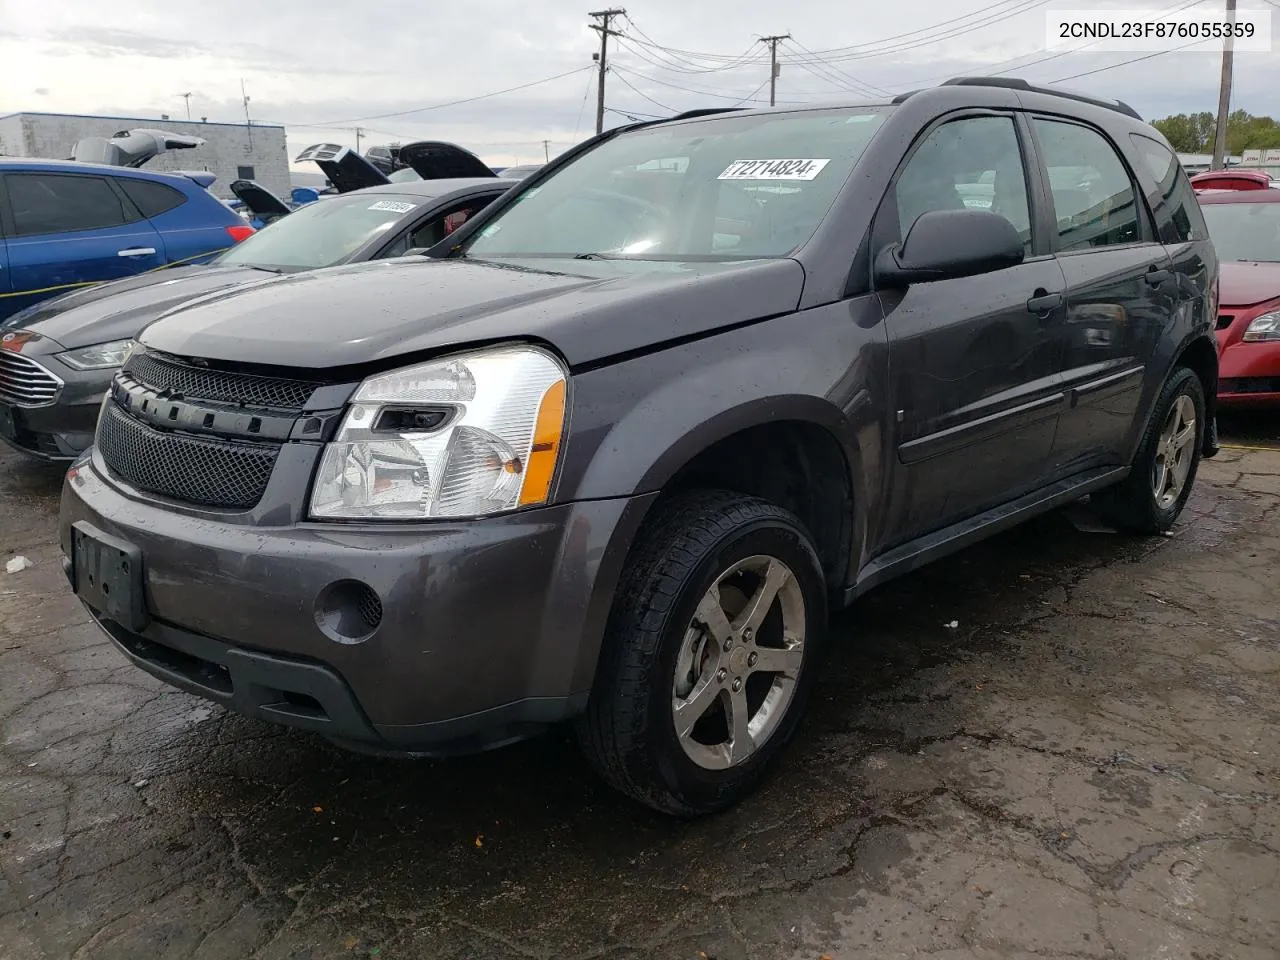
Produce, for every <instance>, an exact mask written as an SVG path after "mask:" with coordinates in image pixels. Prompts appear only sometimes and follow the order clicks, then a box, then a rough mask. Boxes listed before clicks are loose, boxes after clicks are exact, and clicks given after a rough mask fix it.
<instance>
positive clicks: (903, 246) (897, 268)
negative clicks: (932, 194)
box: [875, 210, 1024, 287]
mask: <svg viewBox="0 0 1280 960" xmlns="http://www.w3.org/2000/svg"><path fill="white" fill-rule="evenodd" d="M1023 256H1024V249H1023V245H1022V238H1021V237H1019V236H1018V231H1017V230H1015V229H1014V228H1013V224H1012V223H1010V222H1009V221H1008V220H1006V219H1005V218H1004V217H1002V216H1000V215H999V214H996V213H991V212H990V211H988V210H930V211H929V212H927V213H922V214H920V216H919V217H917V218H916V222H915V223H914V224H912V226H911V229H910V230H908V231H907V238H906V239H905V240H903V241H902V243H900V244H899V243H895V244H892V245H890V246H888V247H885V248H884V250H882V251H880V254H879V256H877V257H876V263H875V277H876V283H877V284H878V285H880V286H884V287H905V286H908V285H910V284H913V283H927V282H929V281H931V280H949V279H953V278H955V277H972V276H976V275H978V274H980V273H991V272H992V271H993V270H1003V269H1004V268H1005V267H1016V266H1017V265H1018V264H1020V263H1021V262H1022V259H1023Z"/></svg>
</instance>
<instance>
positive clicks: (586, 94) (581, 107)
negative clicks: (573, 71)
mask: <svg viewBox="0 0 1280 960" xmlns="http://www.w3.org/2000/svg"><path fill="white" fill-rule="evenodd" d="M593 79H594V78H593V77H591V76H588V77H587V89H586V90H584V91H582V103H581V104H580V105H579V106H578V119H577V120H575V121H574V123H573V138H574V140H577V139H578V131H579V130H581V129H582V112H583V111H584V110H586V109H587V97H589V96H591V81H592V80H593Z"/></svg>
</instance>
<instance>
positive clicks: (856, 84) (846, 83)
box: [784, 39, 889, 96]
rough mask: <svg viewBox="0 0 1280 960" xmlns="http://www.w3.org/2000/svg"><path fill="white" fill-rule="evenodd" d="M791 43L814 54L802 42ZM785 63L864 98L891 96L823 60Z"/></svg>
mask: <svg viewBox="0 0 1280 960" xmlns="http://www.w3.org/2000/svg"><path fill="white" fill-rule="evenodd" d="M791 43H792V45H793V46H796V47H799V48H800V49H801V50H803V51H804V52H805V53H808V54H810V55H812V54H813V51H811V50H810V49H809V48H808V47H806V46H804V44H802V43H800V41H798V40H795V39H792V41H791ZM784 62H785V63H791V64H795V65H796V66H798V67H800V68H801V69H802V70H804V71H805V72H806V73H809V74H811V75H813V76H815V77H817V78H818V79H819V80H826V81H827V82H828V83H833V84H835V85H836V86H838V87H841V88H843V89H845V90H852V91H853V92H854V93H860V94H862V95H864V96H881V95H883V96H888V95H889V91H888V90H885V89H884V88H883V87H877V86H876V85H875V84H871V83H865V82H863V81H862V80H859V79H858V78H857V77H854V76H850V75H849V74H847V73H845V72H844V71H842V70H837V69H836V68H835V67H829V66H827V65H826V64H825V63H822V61H821V60H817V59H814V60H813V61H807V60H801V59H790V60H786V61H784Z"/></svg>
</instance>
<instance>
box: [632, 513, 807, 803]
mask: <svg viewBox="0 0 1280 960" xmlns="http://www.w3.org/2000/svg"><path fill="white" fill-rule="evenodd" d="M756 555H768V556H772V557H775V558H776V559H778V560H781V561H782V562H783V563H785V564H786V565H787V566H788V567H790V568H791V571H792V573H793V574H794V575H795V577H796V580H797V582H798V583H799V585H800V589H801V593H802V595H803V597H804V604H805V655H804V659H803V661H802V663H801V667H800V674H799V676H798V677H797V678H796V686H795V691H794V693H793V695H792V699H791V702H790V703H789V704H788V705H787V710H786V714H785V715H784V716H783V718H782V720H781V722H780V724H779V726H778V728H777V729H776V730H775V731H774V732H773V734H772V735H771V736H770V737H769V738H768V740H766V741H765V742H764V744H763V745H761V747H760V748H759V749H757V750H756V752H755V754H754V755H753V756H752V757H751V758H750V759H749V760H747V762H746V763H743V764H742V765H741V766H738V767H734V768H731V769H727V770H708V769H706V768H704V767H700V766H699V765H698V764H696V763H694V762H693V760H691V759H690V758H689V756H688V755H687V754H686V753H685V752H684V748H683V747H682V746H681V745H680V742H679V740H678V738H677V736H676V732H675V720H674V718H673V717H672V713H671V696H672V685H673V683H674V679H675V665H676V660H677V657H678V655H679V652H680V649H681V645H682V644H683V641H684V637H685V632H686V631H687V629H688V627H689V624H690V622H691V621H692V620H693V615H694V612H695V611H696V609H697V606H698V603H699V601H701V599H702V597H703V596H704V595H705V594H706V592H707V590H708V589H710V587H711V584H712V583H713V582H714V580H715V579H716V578H717V577H718V576H719V575H720V574H722V573H723V572H724V571H725V570H727V569H729V568H730V567H732V566H733V565H734V564H736V563H737V562H739V561H741V560H743V559H745V558H747V557H750V556H756ZM825 590H826V588H825V585H824V583H823V579H822V573H821V566H820V565H819V562H818V557H817V554H816V552H815V551H814V548H813V546H812V544H811V542H810V540H809V537H808V535H807V534H806V533H805V532H804V530H803V529H801V528H800V527H799V525H798V524H790V523H787V522H785V521H783V520H782V519H781V518H772V517H771V518H761V519H758V520H754V521H750V522H748V523H746V524H744V525H743V526H742V527H740V528H739V529H738V530H735V531H734V532H733V533H732V534H730V535H729V536H727V537H724V538H722V539H721V540H719V541H717V542H716V543H715V544H714V545H713V546H712V547H711V548H710V549H709V550H707V551H706V552H705V553H704V554H703V555H702V556H701V557H700V558H699V559H698V561H697V562H696V564H694V565H693V567H692V570H691V572H690V575H689V576H688V577H687V578H686V579H685V581H684V583H683V584H682V585H681V587H680V592H679V597H678V599H677V601H676V602H675V603H674V604H672V606H671V610H670V612H669V613H668V615H667V617H666V620H665V622H664V623H663V626H662V638H661V641H660V642H659V645H658V649H657V651H656V655H655V657H654V663H653V673H652V682H651V683H650V689H649V692H648V694H649V703H648V704H647V708H648V709H647V713H648V716H649V719H650V729H649V737H648V740H649V750H650V762H651V763H652V765H653V769H654V770H655V771H657V773H658V775H659V776H660V778H661V779H662V781H663V782H664V783H665V784H666V786H667V788H668V789H669V790H670V791H671V792H672V793H673V794H674V795H675V796H677V797H679V798H680V799H681V800H682V801H683V802H684V803H685V804H686V805H688V806H689V807H691V808H693V809H696V810H699V811H706V810H714V809H718V808H721V807H724V806H727V805H729V804H730V803H732V802H734V801H735V800H736V799H738V798H739V795H740V794H741V793H742V792H743V790H745V789H746V788H747V786H748V784H749V783H751V782H752V781H754V780H755V779H756V778H757V777H759V776H761V775H762V774H763V772H764V770H765V769H766V768H767V767H768V766H769V764H770V761H771V760H772V759H773V758H774V757H775V756H776V755H777V754H778V753H779V751H780V750H781V748H782V747H783V746H784V745H785V744H786V743H787V741H788V740H789V739H790V737H791V734H792V733H794V731H795V728H796V725H797V724H798V723H799V721H800V718H801V716H802V714H803V713H804V708H805V705H806V702H807V700H808V694H809V691H810V689H811V688H812V685H813V681H814V676H815V674H816V672H817V670H816V666H815V664H816V661H817V659H818V656H817V655H818V653H819V651H820V649H821V647H822V642H823V639H824V636H825V631H826V618H827V609H826V595H825Z"/></svg>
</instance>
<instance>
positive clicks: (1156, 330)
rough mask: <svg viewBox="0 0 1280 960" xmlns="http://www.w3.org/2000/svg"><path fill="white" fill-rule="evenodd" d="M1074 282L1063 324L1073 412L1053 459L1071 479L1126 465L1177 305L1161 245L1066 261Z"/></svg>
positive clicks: (1064, 424)
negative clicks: (1149, 377) (1151, 371)
mask: <svg viewBox="0 0 1280 960" xmlns="http://www.w3.org/2000/svg"><path fill="white" fill-rule="evenodd" d="M1060 262H1061V264H1062V270H1063V274H1064V275H1065V277H1066V281H1067V311H1066V321H1065V323H1064V324H1063V327H1062V358H1063V362H1062V369H1063V385H1064V386H1065V387H1066V388H1067V391H1068V409H1067V410H1066V412H1064V414H1063V417H1062V423H1061V424H1060V425H1059V427H1058V439H1057V442H1056V443H1055V444H1054V451H1053V461H1054V468H1055V470H1056V471H1058V472H1060V473H1063V474H1068V473H1073V472H1076V471H1077V470H1084V469H1088V468H1089V467H1091V466H1098V465H1101V464H1106V463H1122V462H1123V461H1124V456H1125V450H1126V449H1127V439H1128V437H1129V435H1130V428H1131V427H1132V425H1133V420H1134V417H1135V416H1136V415H1137V413H1138V407H1139V404H1140V401H1141V399H1142V387H1143V380H1144V374H1145V372H1146V365H1147V362H1148V361H1149V360H1150V359H1151V356H1152V353H1153V352H1154V350H1155V347H1156V345H1157V344H1158V343H1159V341H1160V336H1161V333H1162V332H1163V331H1164V330H1165V329H1167V327H1168V324H1169V319H1170V315H1171V312H1172V310H1173V308H1174V300H1173V291H1174V290H1175V289H1176V284H1175V283H1174V282H1173V278H1172V273H1171V267H1172V262H1171V261H1170V259H1169V257H1168V255H1167V254H1166V253H1165V251H1164V248H1163V247H1162V246H1161V245H1159V244H1139V245H1136V246H1131V247H1124V248H1111V249H1110V250H1104V251H1098V252H1094V253H1080V254H1073V255H1066V256H1063V257H1061V258H1060Z"/></svg>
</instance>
